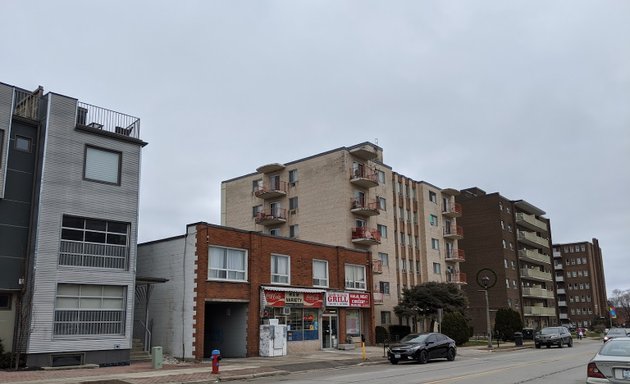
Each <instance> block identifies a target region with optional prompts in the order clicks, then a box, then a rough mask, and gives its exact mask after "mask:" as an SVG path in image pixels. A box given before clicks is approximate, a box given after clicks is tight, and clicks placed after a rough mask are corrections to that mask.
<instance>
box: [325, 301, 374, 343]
mask: <svg viewBox="0 0 630 384" xmlns="http://www.w3.org/2000/svg"><path fill="white" fill-rule="evenodd" d="M325 306H326V310H327V312H331V311H333V310H336V312H337V313H338V317H337V316H336V317H337V319H336V320H338V324H339V326H338V329H339V336H341V337H342V339H341V340H343V342H344V343H355V342H358V341H361V339H362V338H365V339H369V335H370V333H371V331H370V330H371V328H372V327H371V326H370V324H371V318H370V307H371V302H370V293H367V292H326V301H325ZM322 347H323V348H326V347H325V346H324V344H323V345H322ZM332 347H333V348H334V347H335V346H332Z"/></svg>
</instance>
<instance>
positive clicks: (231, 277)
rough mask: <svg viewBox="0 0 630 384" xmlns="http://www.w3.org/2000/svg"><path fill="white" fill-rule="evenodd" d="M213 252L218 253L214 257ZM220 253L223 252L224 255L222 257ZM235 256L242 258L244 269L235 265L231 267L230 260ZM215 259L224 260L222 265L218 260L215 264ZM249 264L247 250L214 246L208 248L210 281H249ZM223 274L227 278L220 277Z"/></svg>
mask: <svg viewBox="0 0 630 384" xmlns="http://www.w3.org/2000/svg"><path fill="white" fill-rule="evenodd" d="M213 251H215V252H216V253H215V255H214V256H213V253H212V252H213ZM219 251H221V252H222V253H223V254H222V255H220V254H219ZM235 255H236V256H240V257H241V258H242V260H241V262H242V264H243V268H242V269H240V268H236V267H234V265H233V264H232V265H230V260H229V258H230V257H234V256H235ZM215 257H217V258H218V257H222V258H223V260H222V261H221V263H219V261H218V260H216V261H215V262H214V263H213V260H214V258H215ZM247 262H248V257H247V250H246V249H240V248H229V247H219V246H214V245H212V246H210V247H208V281H239V282H242V281H247V278H248V276H247ZM219 264H220V265H219ZM213 271H215V272H213ZM222 272H223V273H224V274H225V277H221V276H220V275H221V274H222ZM213 274H217V275H218V276H212V275H213ZM240 276H242V277H240Z"/></svg>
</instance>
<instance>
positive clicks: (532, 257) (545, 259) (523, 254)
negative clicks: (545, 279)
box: [518, 249, 551, 264]
mask: <svg viewBox="0 0 630 384" xmlns="http://www.w3.org/2000/svg"><path fill="white" fill-rule="evenodd" d="M518 256H519V257H520V258H521V259H523V260H526V261H529V262H533V263H542V264H549V263H550V262H551V261H550V258H549V256H547V255H543V254H542V253H540V252H538V251H535V250H531V249H521V250H519V251H518Z"/></svg>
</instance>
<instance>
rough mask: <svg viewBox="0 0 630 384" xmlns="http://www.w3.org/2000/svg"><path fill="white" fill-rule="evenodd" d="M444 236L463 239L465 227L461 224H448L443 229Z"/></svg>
mask: <svg viewBox="0 0 630 384" xmlns="http://www.w3.org/2000/svg"><path fill="white" fill-rule="evenodd" d="M443 232H444V237H445V238H447V239H463V238H464V228H462V227H461V226H459V225H447V226H445V227H444V229H443Z"/></svg>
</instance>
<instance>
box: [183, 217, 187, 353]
mask: <svg viewBox="0 0 630 384" xmlns="http://www.w3.org/2000/svg"><path fill="white" fill-rule="evenodd" d="M187 245H188V227H186V237H184V257H183V260H182V281H183V285H182V360H184V359H185V357H186V342H185V340H186V339H185V336H186V325H185V324H186V322H185V320H186V249H187Z"/></svg>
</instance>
